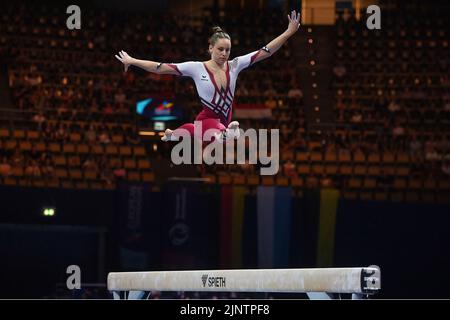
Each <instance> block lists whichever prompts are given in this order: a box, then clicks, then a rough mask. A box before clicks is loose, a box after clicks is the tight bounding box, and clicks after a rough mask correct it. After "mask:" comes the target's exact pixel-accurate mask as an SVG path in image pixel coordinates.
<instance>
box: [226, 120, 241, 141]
mask: <svg viewBox="0 0 450 320" xmlns="http://www.w3.org/2000/svg"><path fill="white" fill-rule="evenodd" d="M227 135H228V137H227V138H228V139H235V140H237V139H239V137H240V135H241V132H240V131H239V122H237V121H232V122H230V124H229V125H228V128H227Z"/></svg>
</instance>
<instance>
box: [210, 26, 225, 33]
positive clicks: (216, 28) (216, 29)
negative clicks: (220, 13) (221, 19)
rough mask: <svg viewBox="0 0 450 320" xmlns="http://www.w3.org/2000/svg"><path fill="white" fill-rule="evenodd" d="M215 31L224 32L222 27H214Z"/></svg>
mask: <svg viewBox="0 0 450 320" xmlns="http://www.w3.org/2000/svg"><path fill="white" fill-rule="evenodd" d="M212 29H213V33H218V32H223V30H222V28H221V27H213V28H212Z"/></svg>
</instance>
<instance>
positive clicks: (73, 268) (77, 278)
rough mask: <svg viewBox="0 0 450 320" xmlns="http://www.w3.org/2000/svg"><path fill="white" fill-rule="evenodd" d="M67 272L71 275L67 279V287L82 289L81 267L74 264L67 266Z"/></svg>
mask: <svg viewBox="0 0 450 320" xmlns="http://www.w3.org/2000/svg"><path fill="white" fill-rule="evenodd" d="M66 273H67V274H70V276H69V277H68V278H67V280H66V286H67V289H69V290H73V289H81V269H80V267H79V266H77V265H75V264H72V265H70V266H68V267H67V269H66Z"/></svg>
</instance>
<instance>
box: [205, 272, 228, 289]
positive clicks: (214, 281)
mask: <svg viewBox="0 0 450 320" xmlns="http://www.w3.org/2000/svg"><path fill="white" fill-rule="evenodd" d="M225 279H226V278H225V277H210V276H208V275H207V274H204V275H202V282H203V287H208V288H211V287H219V288H220V287H226V284H225V283H226V282H225Z"/></svg>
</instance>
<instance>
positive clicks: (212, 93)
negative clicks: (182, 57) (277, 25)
mask: <svg viewBox="0 0 450 320" xmlns="http://www.w3.org/2000/svg"><path fill="white" fill-rule="evenodd" d="M287 18H288V20H289V23H288V27H287V29H286V31H284V32H283V33H282V34H281V35H279V36H278V37H276V38H275V39H273V40H272V41H271V42H269V43H268V44H267V45H266V46H264V47H262V48H261V49H259V50H257V51H254V52H251V53H248V54H246V55H243V56H239V57H236V58H234V59H233V60H228V58H229V56H230V51H231V38H230V36H229V35H228V34H227V33H226V32H225V31H224V30H222V29H221V28H220V27H214V28H213V33H212V35H211V37H210V38H209V49H208V50H209V53H210V54H211V59H210V60H208V61H188V62H182V63H164V62H154V61H148V60H138V59H135V58H133V57H131V56H130V55H128V54H127V53H126V52H125V51H120V52H119V54H118V55H116V56H115V57H116V58H117V59H118V60H119V61H120V62H122V63H123V65H124V68H125V72H126V71H127V70H128V68H129V66H130V65H132V66H136V67H139V68H142V69H144V70H146V71H148V72H153V73H157V74H170V75H178V76H187V77H190V78H192V79H193V80H194V82H195V86H196V88H197V93H198V95H199V97H200V102H201V104H202V106H203V110H202V111H201V112H200V113H199V114H198V115H197V117H196V119H195V121H201V125H202V130H201V132H202V137H198V138H199V139H201V140H203V134H204V133H205V132H206V131H207V130H210V129H212V130H213V131H215V133H214V137H215V138H216V139H219V140H220V141H225V142H226V141H228V140H229V139H237V138H238V137H239V123H238V122H237V121H231V111H232V105H233V98H234V92H235V89H236V80H237V77H238V75H239V72H241V71H242V70H243V69H245V68H247V67H249V66H251V65H253V64H255V63H256V62H259V61H261V60H264V59H266V58H268V57H270V56H271V55H272V54H274V53H275V52H276V51H277V50H278V49H280V47H281V46H282V45H283V44H284V43H285V42H286V41H287V40H288V39H289V38H290V37H291V36H292V35H294V34H295V33H296V32H297V30H298V28H299V27H300V13H297V12H296V11H295V10H293V11H292V12H291V14H290V15H288V16H287ZM182 129H184V130H182ZM185 130H186V131H187V132H189V135H190V136H191V137H194V123H186V124H183V125H182V126H180V127H179V128H177V129H175V130H171V129H166V131H165V132H164V136H163V137H162V138H161V140H162V141H178V139H179V137H182V136H184V133H186V131H185Z"/></svg>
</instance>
